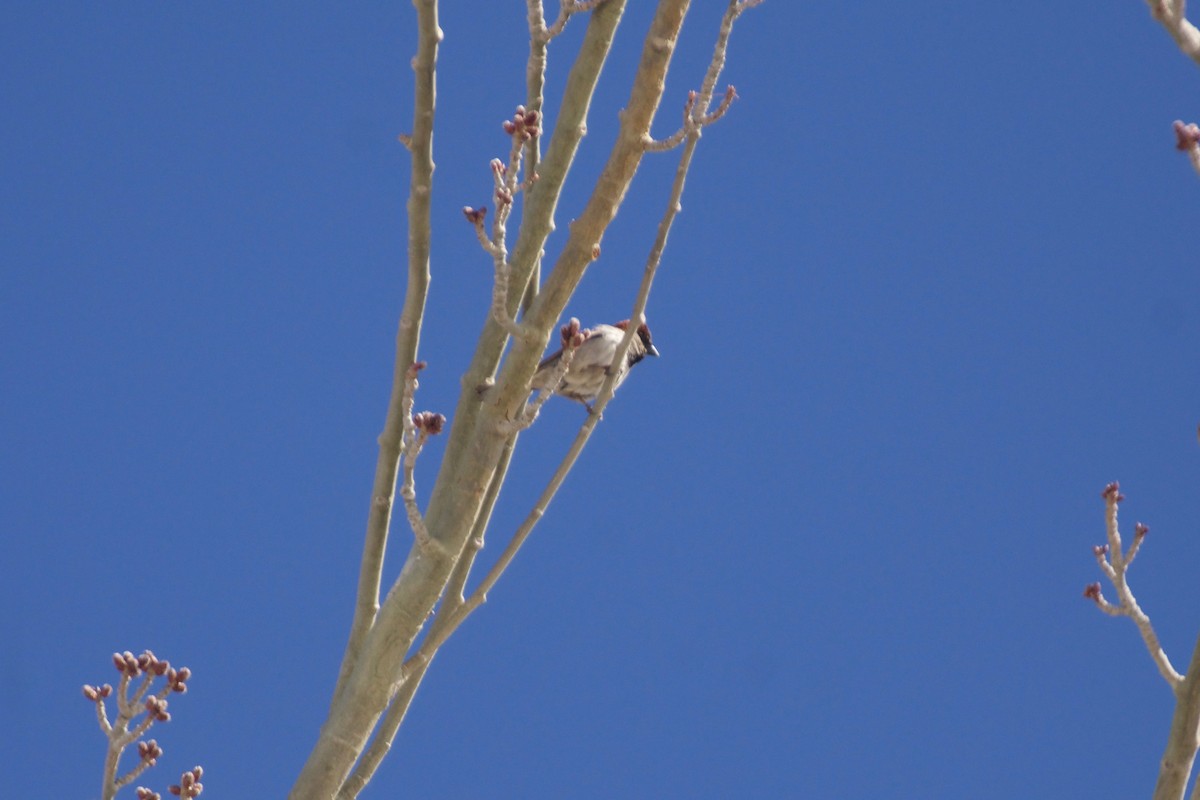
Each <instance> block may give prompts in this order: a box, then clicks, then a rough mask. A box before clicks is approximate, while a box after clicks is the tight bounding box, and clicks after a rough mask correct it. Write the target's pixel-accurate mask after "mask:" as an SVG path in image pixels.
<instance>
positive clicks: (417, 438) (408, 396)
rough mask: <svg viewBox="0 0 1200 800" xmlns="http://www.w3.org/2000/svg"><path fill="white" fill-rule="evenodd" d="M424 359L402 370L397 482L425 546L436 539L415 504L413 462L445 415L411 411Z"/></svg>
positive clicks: (415, 531) (442, 425)
mask: <svg viewBox="0 0 1200 800" xmlns="http://www.w3.org/2000/svg"><path fill="white" fill-rule="evenodd" d="M425 367H426V364H425V362H424V361H414V362H413V363H412V364H410V365H409V367H408V370H407V371H405V373H404V390H403V392H402V394H401V395H400V418H401V420H402V421H403V425H404V431H403V432H402V434H401V437H400V457H401V458H402V459H403V461H404V465H403V466H404V479H403V481H402V483H401V484H400V497H401V498H402V499H403V500H404V510H405V513H406V514H407V516H408V521H409V524H410V525H411V526H412V530H413V536H415V537H416V539H417V542H418V543H419V544H420V545H421V546H422V547H424V548H436V547H438V546H439V545H438V544H437V541H436V540H435V539H434V538H433V537H431V536H430V535H429V530H428V528H426V526H425V518H424V517H423V516H422V514H421V510H420V508H418V507H417V487H416V473H415V468H416V462H417V456H419V455H420V454H421V450H422V449H423V448H424V447H425V442H426V441H428V440H429V437H430V436H437V435H438V434H439V433H441V432H442V430H443V428H445V426H446V417H445V415H443V414H437V413H434V412H433V411H421V412H419V413H416V414H414V413H413V410H412V409H413V402H414V400H415V395H416V392H417V387H418V386H419V385H420V384H419V383H418V382H417V375H418V374H419V373H420V372H421V370H423V369H425Z"/></svg>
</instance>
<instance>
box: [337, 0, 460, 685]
mask: <svg viewBox="0 0 1200 800" xmlns="http://www.w3.org/2000/svg"><path fill="white" fill-rule="evenodd" d="M413 5H415V6H416V9H417V28H418V45H417V55H416V57H415V58H414V59H413V62H412V63H413V72H414V73H415V76H414V77H415V87H414V95H413V132H412V134H411V135H410V136H404V135H402V136H401V139H400V140H401V141H402V142H403V143H404V145H405V146H406V147H407V148H408V150H409V151H410V153H411V162H412V177H411V179H410V186H409V196H408V286H407V288H406V290H405V293H404V309H403V311H402V312H401V313H400V325H399V328H398V330H397V332H396V359H395V363H394V365H393V368H392V394H391V399H390V400H389V401H388V410H387V416H386V419H385V421H384V425H383V432H382V433H381V434H380V435H379V458H378V460H377V462H376V465H375V480H374V485H373V486H372V489H371V504H370V511H369V512H368V516H367V532H366V537H365V541H364V543H363V555H362V563H361V565H360V567H359V577H358V593H357V598H356V600H355V606H354V620H353V622H352V623H351V626H350V639H349V642H348V643H347V645H346V652H345V655H344V656H343V659H342V666H341V668H340V669H339V671H338V680H337V684H336V686H335V688H334V692H333V697H334V703H336V701H337V698H338V697H339V696H340V695H341V693H342V691H343V690H344V689H345V684H346V680H347V679H348V678H349V675H350V672H351V671H352V670H353V669H354V665H355V663H356V662H357V660H358V656H359V653H360V652H361V650H362V646H363V642H364V640H365V639H366V636H367V632H368V631H369V630H370V629H371V626H372V625H373V624H374V622H375V616H376V614H377V613H378V612H379V592H380V582H381V579H382V575H383V554H384V551H385V550H386V548H387V538H388V531H389V529H390V527H391V521H392V506H393V504H394V502H395V492H396V473H397V470H398V468H399V463H400V456H401V452H400V451H401V447H402V446H403V442H402V438H403V429H404V415H403V412H402V410H401V408H400V405H401V402H400V401H401V397H402V395H403V393H404V380H405V373H406V372H407V370H408V366H409V365H410V364H412V363H413V362H415V361H416V360H417V349H418V345H419V343H420V339H421V322H422V319H423V318H424V315H425V298H426V295H427V294H428V292H429V253H430V238H431V231H432V226H431V224H430V213H431V212H430V210H431V204H430V203H431V198H432V194H433V169H434V165H433V120H434V110H435V105H436V69H435V67H436V64H437V50H438V43H439V42H441V40H442V31H441V28H439V27H438V18H437V0H414V2H413ZM331 708H332V704H331Z"/></svg>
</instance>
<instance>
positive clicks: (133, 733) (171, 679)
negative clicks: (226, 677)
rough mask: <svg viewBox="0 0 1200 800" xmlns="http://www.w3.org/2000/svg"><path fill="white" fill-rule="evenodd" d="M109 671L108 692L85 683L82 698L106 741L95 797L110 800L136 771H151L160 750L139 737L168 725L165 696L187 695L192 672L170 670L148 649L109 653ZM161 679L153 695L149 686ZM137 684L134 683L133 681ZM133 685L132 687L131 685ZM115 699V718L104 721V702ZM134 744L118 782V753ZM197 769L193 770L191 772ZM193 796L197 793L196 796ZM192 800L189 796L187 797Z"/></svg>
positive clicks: (146, 794) (142, 792) (142, 794)
mask: <svg viewBox="0 0 1200 800" xmlns="http://www.w3.org/2000/svg"><path fill="white" fill-rule="evenodd" d="M112 662H113V666H114V667H115V668H116V670H117V672H118V673H120V675H121V678H120V681H119V682H118V684H117V688H116V689H115V690H114V689H113V687H112V685H111V684H107V683H105V684H102V685H100V686H92V685H90V684H85V685H84V687H83V696H84V697H85V698H87V699H88V700H90V701H91V702H93V703H95V704H96V717H97V720H98V722H99V724H100V730H101V731H103V732H104V734H105V736H106V737H107V738H108V753H107V756H106V757H105V760H104V782H103V791H102V794H101V797H102V798H103V800H111V798H112V797H114V796H115V795H116V792H117V790H118V789H120V788H121V787H123V786H126V785H128V784H129V783H131V782H132V781H133V780H134V779H135V778H137V777H138V776H139V775H140V774H141V773H142V772H144V771H145V770H146V769H148V768H149V767H151V766H154V765H155V764H156V763H157V762H158V759H159V758H160V757H162V753H163V751H162V748H161V747H159V745H158V742H157V740H155V739H146V740H141V741H138V740H139V739H141V737H142V736H143V735H144V734H145V733H146V731H147V730H149V729H150V726H152V725H153V724H154V723H156V722H170V721H171V714H170V713H169V712H168V711H167V705H168V704H167V696H168V695H169V694H173V693H174V694H183V693H184V692H186V691H187V682H188V679H189V678H191V676H192V671H191V670H190V669H188V668H187V667H181V668H179V669H175V668H174V667H172V666H171V663H170V662H169V661H167V660H166V659H160V658H158V657H157V656H155V655H154V653H152V652H151V651H149V650H146V651H144V652H143V653H142V654H141V655H138V656H135V655H134V654H133V653H132V652H130V651H128V650H126V651H125V652H123V653H113V656H112ZM160 678H161V679H162V685H161V686H159V688H158V689H157V690H156V691H153V692H152V691H151V690H152V689H153V688H154V685H155V682H156V681H157V680H158V679H160ZM138 679H140V680H138ZM135 682H136V686H135ZM114 691H115V695H116V702H117V715H116V718H115V719H112V720H110V719H109V716H108V711H107V709H106V707H105V704H104V701H105V700H106V699H107V698H109V697H112V696H113V695H114ZM135 741H137V753H138V763H137V764H136V765H135V766H134V767H133V768H132V769H130V770H129V771H128V772H126V773H125V774H124V775H121V776H119V777H118V775H117V768H118V764H119V762H120V759H121V754H122V753H123V752H124V751H125V748H127V747H128V746H129V745H130V744H132V743H133V742H135ZM197 769H199V768H198V767H197ZM196 794H199V791H197V792H196ZM188 796H190V797H194V796H195V795H188ZM150 797H157V795H156V794H155V793H154V792H151V791H150V790H148V789H143V788H141V787H139V788H138V798H139V800H141V798H150Z"/></svg>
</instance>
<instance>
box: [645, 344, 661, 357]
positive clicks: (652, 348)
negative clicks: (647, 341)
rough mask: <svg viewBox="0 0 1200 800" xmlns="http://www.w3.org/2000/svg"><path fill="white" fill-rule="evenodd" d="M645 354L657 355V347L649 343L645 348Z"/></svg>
mask: <svg viewBox="0 0 1200 800" xmlns="http://www.w3.org/2000/svg"><path fill="white" fill-rule="evenodd" d="M646 355H648V356H657V355H658V348H657V347H655V346H654V345H650V346H649V347H647V348H646Z"/></svg>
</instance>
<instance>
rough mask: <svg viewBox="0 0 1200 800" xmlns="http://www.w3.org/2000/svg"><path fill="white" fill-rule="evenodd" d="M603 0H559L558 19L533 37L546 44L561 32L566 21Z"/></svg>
mask: <svg viewBox="0 0 1200 800" xmlns="http://www.w3.org/2000/svg"><path fill="white" fill-rule="evenodd" d="M603 2H604V0H561V2H560V3H559V10H558V18H557V19H555V20H554V23H553V24H552V25H550V26H549V27H544V23H543V28H542V30H541V31H538V32H536V33H535V34H534V35H535V36H538V37H540V38H541V40H542V41H543V42H548V41H550V40H551V39H553V38H554V37H555V36H558V35H559V34H560V33H562V32H563V29H564V28H566V27H567V21H568V20H570V19H571V17H573V16H575V15H576V14H586V13H587V12H589V11H591V10H593V9H595V8H596V6H598V5H600V4H601V3H603Z"/></svg>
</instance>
